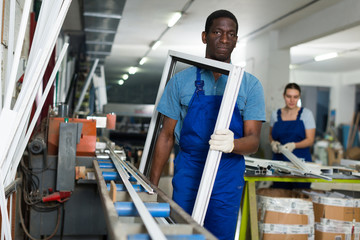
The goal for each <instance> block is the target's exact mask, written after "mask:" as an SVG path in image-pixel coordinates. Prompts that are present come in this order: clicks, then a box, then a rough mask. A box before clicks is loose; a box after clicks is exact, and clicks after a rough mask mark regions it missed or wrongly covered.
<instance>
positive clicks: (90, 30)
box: [84, 28, 116, 34]
mask: <svg viewBox="0 0 360 240" xmlns="http://www.w3.org/2000/svg"><path fill="white" fill-rule="evenodd" d="M84 31H85V32H95V33H109V34H115V33H116V31H114V30H106V29H95V28H85V29H84Z"/></svg>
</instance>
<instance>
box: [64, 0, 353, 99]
mask: <svg viewBox="0 0 360 240" xmlns="http://www.w3.org/2000/svg"><path fill="white" fill-rule="evenodd" d="M340 1H343V0H312V1H311V0H296V1H295V0H271V1H269V0H239V1H235V0H222V1H218V0H171V1H165V0H151V1H146V0H128V1H125V0H116V1H114V0H73V3H72V7H71V8H73V9H70V11H69V14H68V15H70V14H74V15H75V12H76V10H74V9H76V8H77V9H78V10H77V11H79V13H80V17H79V18H80V19H81V20H79V21H81V22H82V29H81V30H80V31H78V32H81V33H82V34H83V36H85V41H86V45H85V46H86V47H85V49H84V51H85V52H87V55H88V56H89V57H91V59H94V58H99V59H100V63H99V64H104V66H105V77H106V82H107V85H108V87H109V88H111V89H110V91H109V89H108V99H109V101H110V102H111V101H112V100H111V99H113V101H116V99H117V98H116V97H112V95H114V94H116V95H122V94H125V93H126V94H129V92H130V91H132V92H134V89H139V92H138V93H140V89H142V91H144V89H145V90H146V89H148V90H149V91H150V88H151V89H152V91H156V92H157V88H158V84H159V81H160V78H161V74H162V70H163V67H164V63H165V60H166V57H167V53H168V51H169V50H175V51H180V52H185V53H189V54H192V55H197V56H204V51H205V45H204V44H203V43H202V42H201V32H202V31H203V29H204V24H205V20H206V17H207V16H208V15H209V14H210V13H211V12H213V11H214V10H217V9H228V10H230V11H232V12H233V13H234V14H235V15H236V16H237V18H238V22H239V27H240V29H239V39H244V38H249V37H250V38H251V37H253V36H255V35H256V34H259V33H261V32H262V31H267V30H270V29H275V28H279V27H281V26H285V25H287V24H291V23H294V22H295V21H297V20H299V19H302V18H305V17H306V16H309V15H311V14H314V13H315V12H317V11H319V10H321V9H324V8H326V7H329V6H331V5H333V4H336V3H339V2H340ZM71 11H73V12H71ZM175 12H183V13H184V14H183V16H182V18H181V19H180V20H179V21H178V22H177V23H176V25H175V26H174V27H172V28H168V26H167V22H168V20H169V19H170V17H171V16H172V14H173V13H175ZM96 13H98V15H97V16H95V15H96ZM70 19H71V17H70V16H68V17H67V19H66V21H65V23H64V30H66V31H67V32H72V33H75V32H76V31H75V30H71V28H72V27H74V25H76V23H75V22H73V21H74V20H70ZM66 31H65V32H66ZM359 32H360V31H359V28H354V29H350V30H347V31H343V32H340V33H336V34H335V35H333V36H328V37H325V38H322V39H318V40H315V41H312V42H310V43H304V44H301V45H299V46H297V47H295V48H293V49H292V51H291V54H292V55H291V61H292V64H299V65H302V66H301V67H302V69H304V70H311V71H330V70H331V71H348V70H351V69H358V66H357V65H358V62H359V59H360V57H359V51H353V52H352V53H350V54H347V56H346V57H345V58H343V59H342V60H343V61H345V62H340V61H342V60H341V59H340V58H339V59H338V60H336V61H335V60H332V61H326V62H325V61H324V62H321V63H316V64H315V63H313V62H311V61H309V60H310V59H313V57H314V56H315V55H317V54H319V53H326V52H328V51H329V50H334V49H337V50H342V51H346V50H347V49H349V44H352V45H351V48H353V49H356V48H359V47H360V44H359V43H360V34H359ZM158 39H160V41H161V44H160V46H159V47H158V48H157V49H156V50H152V49H151V46H152V45H153V44H154V42H155V40H158ZM238 45H239V44H238ZM236 50H237V49H235V51H236ZM142 57H146V59H147V62H146V63H145V64H144V65H141V66H140V65H139V61H140V59H141V58H142ZM354 59H357V61H354ZM131 66H133V67H138V71H137V72H136V74H134V75H129V78H128V79H127V80H124V84H123V85H121V86H120V85H119V84H118V81H119V80H120V79H122V78H123V75H124V74H126V73H128V71H129V68H130V67H131ZM153 89H155V90H153ZM109 93H110V94H109ZM138 93H136V92H135V93H134V94H138ZM133 96H134V95H133ZM150 98H154V94H152V97H150ZM150 102H154V99H151V100H150Z"/></svg>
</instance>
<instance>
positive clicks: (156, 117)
mask: <svg viewBox="0 0 360 240" xmlns="http://www.w3.org/2000/svg"><path fill="white" fill-rule="evenodd" d="M177 61H179V62H182V63H186V64H190V65H194V66H198V67H201V68H206V69H209V70H212V71H218V72H221V73H225V74H228V73H229V72H230V70H231V69H232V66H233V65H231V64H228V63H224V62H219V61H215V60H212V59H209V58H203V57H199V56H194V55H190V54H186V53H181V52H177V51H172V50H170V51H169V53H168V57H167V60H166V63H165V66H164V70H163V73H162V76H161V81H160V84H159V90H158V94H157V96H156V101H155V107H154V113H153V115H152V117H151V120H150V124H149V129H148V133H147V135H146V141H145V145H144V150H143V154H142V156H141V162H140V166H139V171H140V172H141V173H143V174H145V175H146V173H145V171H147V169H146V167H147V165H148V162H150V160H151V156H152V151H153V147H154V145H155V140H156V134H157V130H158V129H159V124H160V123H159V122H160V114H159V112H158V111H157V110H156V108H157V106H158V104H159V101H160V98H161V96H162V94H163V92H164V88H165V85H166V83H167V81H168V80H169V79H170V77H171V76H172V75H173V72H174V70H175V64H176V62H177Z"/></svg>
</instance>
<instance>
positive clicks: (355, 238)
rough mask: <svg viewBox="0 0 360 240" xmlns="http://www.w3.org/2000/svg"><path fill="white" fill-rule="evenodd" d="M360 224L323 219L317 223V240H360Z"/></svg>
mask: <svg viewBox="0 0 360 240" xmlns="http://www.w3.org/2000/svg"><path fill="white" fill-rule="evenodd" d="M359 235H360V223H357V222H345V221H337V220H331V219H325V218H321V219H320V222H318V223H315V240H359Z"/></svg>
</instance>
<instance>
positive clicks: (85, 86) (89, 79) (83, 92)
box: [74, 58, 99, 113]
mask: <svg viewBox="0 0 360 240" xmlns="http://www.w3.org/2000/svg"><path fill="white" fill-rule="evenodd" d="M98 62H99V59H98V58H97V59H95V61H94V63H93V65H92V67H91V70H90V73H89V75H88V76H87V79H86V82H85V85H84V87H83V89H82V92H81V95H80V98H79V101H78V103H77V105H76V107H75V110H74V113H76V112H78V111H79V109H80V106H81V104H82V102H83V101H84V97H85V94H86V92H87V89H88V88H89V85H90V83H91V79H92V77H93V75H94V72H95V69H96V67H97V65H98Z"/></svg>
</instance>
